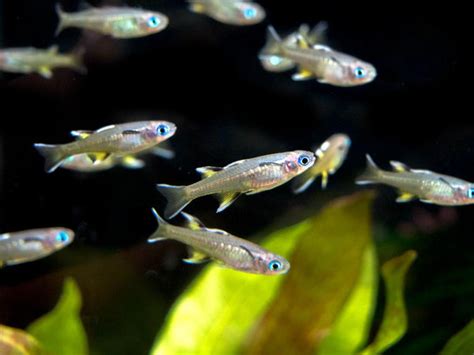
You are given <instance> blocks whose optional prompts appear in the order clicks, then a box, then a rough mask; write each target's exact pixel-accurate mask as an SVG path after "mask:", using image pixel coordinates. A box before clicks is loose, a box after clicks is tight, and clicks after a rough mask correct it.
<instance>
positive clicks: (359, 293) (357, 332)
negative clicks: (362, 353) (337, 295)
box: [317, 243, 379, 355]
mask: <svg viewBox="0 0 474 355" xmlns="http://www.w3.org/2000/svg"><path fill="white" fill-rule="evenodd" d="M378 275H379V273H378V262H377V255H376V252H375V246H374V244H373V243H370V244H369V245H368V247H367V248H366V250H365V252H364V255H363V259H362V270H361V272H360V275H359V279H358V281H357V283H356V285H355V287H354V289H353V290H352V293H351V295H350V298H349V300H348V301H347V302H346V304H345V305H344V307H343V309H342V310H341V313H340V315H339V317H338V319H337V320H336V322H335V323H334V325H333V327H332V329H331V332H330V333H329V335H328V336H327V337H326V338H324V340H323V341H322V342H321V344H320V346H319V348H318V351H317V354H318V355H333V354H355V353H356V352H357V351H358V350H359V349H360V348H361V347H362V346H364V345H365V344H366V343H367V339H368V337H369V331H370V326H371V324H372V317H373V314H374V310H375V305H376V299H377V289H378Z"/></svg>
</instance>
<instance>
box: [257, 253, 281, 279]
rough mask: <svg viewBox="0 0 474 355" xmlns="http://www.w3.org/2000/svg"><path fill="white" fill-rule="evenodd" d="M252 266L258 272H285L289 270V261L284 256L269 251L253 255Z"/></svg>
mask: <svg viewBox="0 0 474 355" xmlns="http://www.w3.org/2000/svg"><path fill="white" fill-rule="evenodd" d="M254 258H255V259H254V266H255V268H256V269H257V270H258V272H259V273H260V274H264V275H278V274H286V273H287V272H288V270H290V263H289V262H288V260H286V259H285V258H283V257H281V256H279V255H276V254H272V253H269V252H265V253H261V254H259V255H256V256H254Z"/></svg>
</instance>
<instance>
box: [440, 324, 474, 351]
mask: <svg viewBox="0 0 474 355" xmlns="http://www.w3.org/2000/svg"><path fill="white" fill-rule="evenodd" d="M464 354H474V320H472V321H471V322H469V324H468V325H467V326H466V327H464V328H463V329H462V330H461V331H460V332H459V333H457V334H455V335H454V336H453V337H452V338H451V339H449V341H448V342H447V344H446V345H445V346H444V348H443V350H441V355H464Z"/></svg>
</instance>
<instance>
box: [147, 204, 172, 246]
mask: <svg viewBox="0 0 474 355" xmlns="http://www.w3.org/2000/svg"><path fill="white" fill-rule="evenodd" d="M151 212H153V215H154V216H155V218H156V221H157V222H158V228H156V231H155V233H153V234H152V235H151V236H150V237H149V238H148V243H154V242H158V241H160V240H164V239H168V238H167V237H165V236H164V231H163V226H165V225H167V224H169V223H168V222H166V221H165V220H164V219H163V218H162V217H161V216H160V215H159V214H158V212H156V210H155V209H154V208H152V209H151Z"/></svg>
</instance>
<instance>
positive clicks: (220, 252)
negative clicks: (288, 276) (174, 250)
mask: <svg viewBox="0 0 474 355" xmlns="http://www.w3.org/2000/svg"><path fill="white" fill-rule="evenodd" d="M152 211H153V214H154V215H155V217H156V219H157V221H158V229H157V230H156V232H155V233H154V234H153V235H152V236H150V238H148V242H149V243H153V242H156V241H159V240H164V239H174V240H177V241H179V242H181V243H184V244H186V245H188V248H189V257H188V258H187V259H184V261H185V262H187V263H191V264H198V263H202V262H205V261H208V260H210V259H213V260H216V261H217V262H218V263H219V264H221V265H223V266H225V267H229V268H232V269H235V270H239V271H245V272H249V273H254V274H262V275H276V274H283V273H286V272H288V270H289V269H290V263H289V262H288V261H287V260H286V259H285V258H283V257H281V256H279V255H276V254H273V253H271V252H270V251H268V250H266V249H264V248H262V247H260V246H259V245H257V244H255V243H252V242H249V241H248V240H245V239H241V238H238V237H236V236H233V235H232V234H229V233H227V232H225V231H223V230H220V229H209V228H206V227H205V226H204V224H203V223H202V222H201V221H200V220H199V219H197V218H196V217H193V216H191V215H189V214H186V213H182V215H183V217H184V218H186V225H187V228H184V227H177V226H174V225H171V224H169V223H168V222H166V221H165V220H164V219H163V218H161V217H160V215H158V213H157V212H156V211H155V210H154V209H153V210H152Z"/></svg>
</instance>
